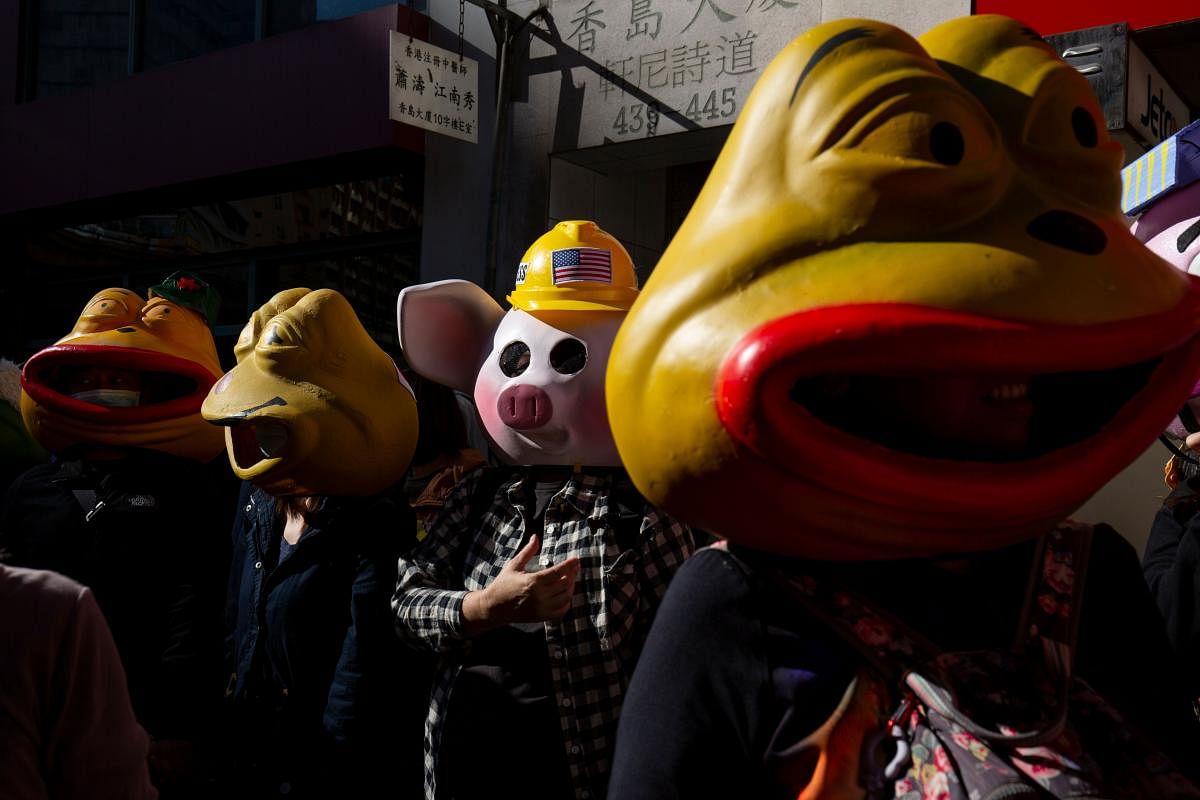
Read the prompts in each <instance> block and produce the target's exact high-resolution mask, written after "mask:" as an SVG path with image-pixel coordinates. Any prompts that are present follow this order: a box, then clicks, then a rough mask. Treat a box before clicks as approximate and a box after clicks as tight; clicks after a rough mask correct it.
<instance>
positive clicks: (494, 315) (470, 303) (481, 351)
mask: <svg viewBox="0 0 1200 800" xmlns="http://www.w3.org/2000/svg"><path fill="white" fill-rule="evenodd" d="M605 253H607V255H605ZM581 254H582V255H581ZM568 262H571V263H568ZM556 263H557V264H558V267H557V268H556V267H555V264H556ZM564 265H565V266H564ZM581 278H582V279H581ZM636 294H637V290H636V278H635V276H634V271H633V265H632V262H631V261H630V259H629V256H628V254H626V253H625V250H624V248H622V247H621V245H620V244H619V243H618V242H617V241H616V240H615V239H613V238H612V237H611V236H609V235H608V234H606V233H604V232H603V231H602V230H600V229H599V228H598V227H596V225H595V223H591V222H583V221H580V222H564V223H560V224H559V225H558V226H556V227H555V228H554V229H553V230H552V231H550V232H549V233H547V234H546V235H545V236H543V237H541V238H540V239H538V241H537V242H535V243H534V245H533V246H532V247H531V248H530V250H529V251H528V252H527V253H526V256H525V258H524V259H523V260H522V261H521V265H520V266H519V267H518V271H517V284H516V288H515V289H514V291H513V293H512V294H510V295H509V297H508V299H509V301H510V302H511V303H512V304H513V308H512V309H511V310H509V311H507V312H505V311H504V309H502V308H501V307H500V305H499V304H498V303H497V302H496V301H495V300H494V299H492V297H491V296H490V295H488V293H487V292H485V291H484V290H483V289H481V288H479V287H478V286H476V285H474V284H472V283H470V282H468V281H462V280H447V281H438V282H435V283H429V284H424V285H420V286H411V287H409V288H407V289H405V290H404V291H402V292H401V293H400V298H399V301H398V303H397V318H398V325H399V330H400V343H401V348H402V349H403V351H404V356H405V358H406V359H407V360H408V362H409V364H410V365H411V366H412V368H413V369H415V370H416V371H417V372H418V373H420V374H421V375H423V376H424V377H426V378H429V379H430V380H433V381H436V382H438V383H441V384H444V385H446V386H449V387H451V388H454V389H457V390H459V391H463V392H467V393H469V394H472V395H473V396H474V399H475V405H476V407H477V408H478V410H479V416H480V419H481V420H482V422H483V426H484V429H485V430H486V431H487V434H488V437H489V438H490V439H491V440H492V442H493V444H494V445H495V447H496V449H497V451H498V454H499V455H500V457H501V458H502V459H503V460H505V461H508V462H510V463H513V464H520V465H528V466H532V465H553V464H562V465H580V466H619V465H620V463H621V462H620V458H619V456H618V455H617V449H616V445H615V444H614V443H613V438H612V432H611V430H610V428H609V424H608V414H607V411H606V408H605V398H604V381H605V370H606V367H607V364H608V355H609V351H610V350H611V348H612V342H613V339H614V338H615V337H616V334H617V329H618V328H619V327H620V325H621V322H622V321H623V320H624V318H625V311H626V309H627V308H628V306H629V305H630V304H631V303H632V301H633V298H634V297H635V296H636Z"/></svg>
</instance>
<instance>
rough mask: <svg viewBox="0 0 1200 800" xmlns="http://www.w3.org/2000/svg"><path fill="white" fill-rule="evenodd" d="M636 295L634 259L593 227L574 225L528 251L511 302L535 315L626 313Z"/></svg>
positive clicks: (558, 227) (563, 226) (562, 227)
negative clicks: (581, 312)
mask: <svg viewBox="0 0 1200 800" xmlns="http://www.w3.org/2000/svg"><path fill="white" fill-rule="evenodd" d="M637 294H638V285H637V274H636V273H635V272H634V271H633V259H631V258H630V257H629V253H628V252H626V250H625V248H624V247H622V246H621V243H620V242H618V241H617V240H616V239H615V238H614V237H613V236H611V235H610V234H607V233H605V232H604V231H602V230H600V226H599V225H597V224H596V223H594V222H589V221H587V220H570V221H568V222H560V223H558V224H557V225H555V226H554V227H553V228H551V229H550V230H549V231H548V232H546V233H544V234H542V235H541V236H540V237H539V238H538V240H537V241H536V242H534V243H533V244H532V245H530V246H529V249H528V250H526V251H525V255H524V257H523V258H522V259H521V263H520V265H518V267H517V281H516V288H515V289H513V291H512V294H510V295H509V296H508V302H510V303H512V305H513V307H514V308H519V309H522V310H523V311H529V312H531V313H536V312H538V311H628V310H629V307H630V306H631V305H633V301H634V300H635V299H636V298H637Z"/></svg>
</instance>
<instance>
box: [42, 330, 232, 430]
mask: <svg viewBox="0 0 1200 800" xmlns="http://www.w3.org/2000/svg"><path fill="white" fill-rule="evenodd" d="M81 366H88V367H106V368H112V369H121V370H131V371H135V372H137V373H139V374H140V375H141V376H142V378H143V384H144V385H145V386H146V387H148V389H147V390H144V391H143V393H142V397H143V404H142V405H137V406H130V407H112V406H104V405H98V404H96V403H89V402H86V401H84V400H79V399H77V398H74V397H72V396H71V395H70V394H67V393H65V392H63V391H61V387H56V385H55V380H56V378H55V376H56V373H57V372H58V370H59V369H60V368H63V367H81ZM217 377H218V376H215V375H213V374H211V373H210V372H209V371H208V370H207V369H205V368H204V367H203V366H201V365H200V364H197V363H195V362H193V361H189V360H187V359H185V358H179V357H178V356H173V355H169V354H167V353H160V352H156V351H153V350H141V349H137V348H131V347H112V346H108V345H73V344H61V345H55V346H54V347H48V348H46V349H45V350H42V351H40V352H38V353H37V354H36V355H34V356H33V357H31V358H30V359H29V360H28V361H27V362H25V367H24V369H22V371H21V388H22V389H24V390H25V393H26V394H27V395H29V397H30V399H32V400H33V401H34V402H35V403H37V404H38V405H40V406H43V407H44V408H46V409H48V410H50V411H53V412H55V413H58V414H63V415H67V416H71V417H75V418H78V419H83V420H86V421H89V422H95V423H98V424H105V423H108V424H113V425H127V424H131V423H132V424H136V423H141V422H158V421H160V420H164V419H176V418H179V417H187V416H191V415H193V414H198V413H199V412H200V404H201V403H202V402H203V401H204V397H205V395H207V394H208V390H209V389H210V388H211V387H212V385H213V384H214V383H216V381H217Z"/></svg>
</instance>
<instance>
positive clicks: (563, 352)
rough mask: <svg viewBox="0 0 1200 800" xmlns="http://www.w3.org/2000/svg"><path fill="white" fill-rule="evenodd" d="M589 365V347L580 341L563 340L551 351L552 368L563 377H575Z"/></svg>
mask: <svg viewBox="0 0 1200 800" xmlns="http://www.w3.org/2000/svg"><path fill="white" fill-rule="evenodd" d="M585 364H587V345H585V344H584V343H583V342H581V341H579V340H578V339H563V340H562V341H561V342H559V343H558V344H556V345H554V349H553V350H551V351H550V366H552V367H554V371H555V372H561V373H562V374H563V375H574V374H575V373H576V372H579V370H581V369H583V367H584V365H585Z"/></svg>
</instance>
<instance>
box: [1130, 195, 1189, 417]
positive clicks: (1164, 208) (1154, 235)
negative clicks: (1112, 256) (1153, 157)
mask: <svg viewBox="0 0 1200 800" xmlns="http://www.w3.org/2000/svg"><path fill="white" fill-rule="evenodd" d="M1130 230H1131V231H1132V232H1133V235H1134V236H1136V237H1137V238H1138V240H1140V241H1142V242H1144V243H1145V245H1146V247H1148V248H1150V249H1151V250H1153V251H1154V252H1155V253H1156V254H1157V255H1159V256H1161V257H1162V258H1163V259H1165V260H1166V261H1169V262H1171V264H1172V265H1173V266H1175V267H1176V268H1177V269H1179V270H1181V271H1183V272H1187V273H1191V274H1193V275H1200V182H1196V183H1193V184H1192V185H1190V186H1187V187H1185V188H1183V189H1180V190H1179V191H1176V192H1172V193H1171V194H1169V195H1167V196H1165V197H1163V198H1162V199H1161V200H1158V201H1156V202H1155V203H1153V204H1152V205H1150V206H1149V207H1148V208H1147V209H1146V210H1145V211H1144V212H1142V215H1141V216H1140V217H1138V219H1137V221H1136V222H1134V223H1133V226H1132V228H1130ZM1189 411H1190V414H1191V417H1192V419H1190V420H1188V421H1187V422H1186V423H1185V421H1184V420H1183V418H1182V416H1179V417H1176V418H1175V419H1174V420H1173V421H1172V422H1171V424H1170V425H1169V426H1168V427H1167V433H1169V434H1171V435H1173V436H1176V437H1178V438H1180V439H1185V438H1187V435H1188V433H1189V427H1192V428H1195V427H1196V424H1197V423H1196V421H1197V420H1200V383H1198V384H1197V385H1196V387H1195V388H1194V389H1193V390H1192V397H1191V399H1190V400H1188V404H1187V409H1185V411H1184V412H1183V414H1184V415H1185V416H1186V415H1187V414H1188V413H1189Z"/></svg>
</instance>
